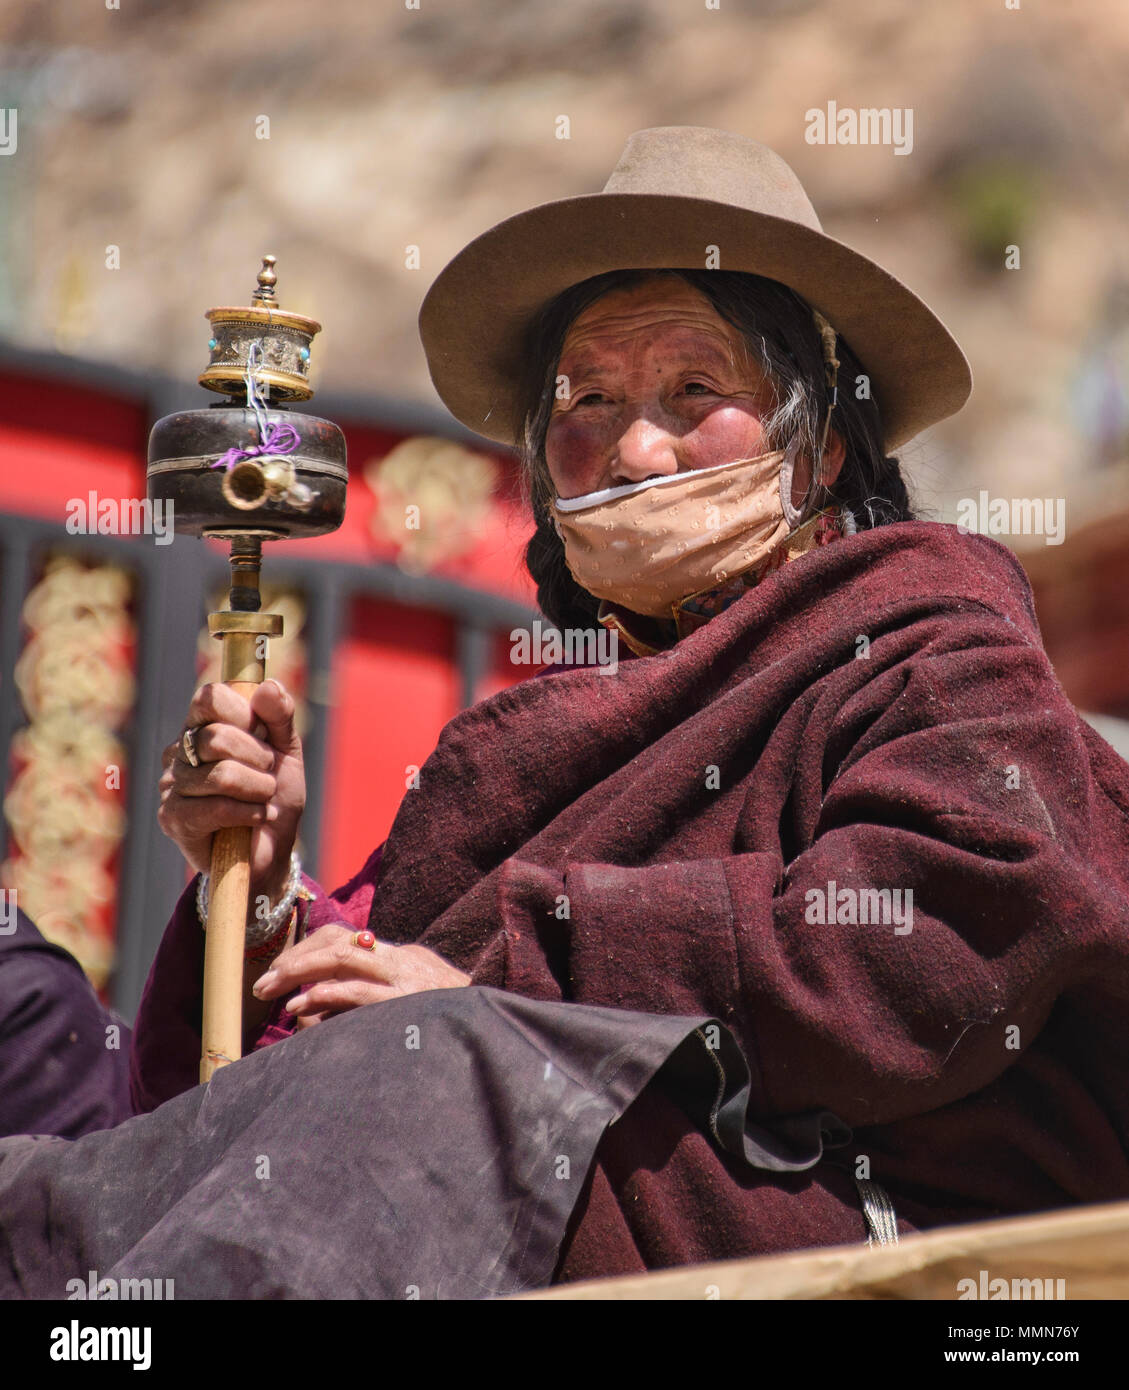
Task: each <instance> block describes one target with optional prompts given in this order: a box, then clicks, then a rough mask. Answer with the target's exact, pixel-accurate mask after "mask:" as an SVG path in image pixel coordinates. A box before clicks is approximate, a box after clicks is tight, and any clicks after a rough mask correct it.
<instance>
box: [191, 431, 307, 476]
mask: <svg viewBox="0 0 1129 1390" xmlns="http://www.w3.org/2000/svg"><path fill="white" fill-rule="evenodd" d="M301 442H302V436H301V435H300V434H299V433H298V431H297V430H296V429H295V428H294V426H293V425H283V424H278V423H277V422H276V423H275V424H273V425H272V426H271V427H270V431H269V432H268V434H267V437H266V439H264V440H263V442H262V443H261V444H252V445H251V447H250V448H249V449H228V451H227V453H226V454H224V455H222V456H221V457H220V458H218V459H216V461H215V463H213V464H211V465H210V466H211V467H212V468H226V469H227V471H228V472H229V473H230V472H231V470H232V469H233V468H234V467H235V465H236V464H237V463H242V462H243V460H244V459H249V458H254V456H255V455H256V454H289V453H293V451H294V450H295V449H296V448H297V447H298V445H299V444H301Z"/></svg>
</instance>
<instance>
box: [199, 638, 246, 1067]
mask: <svg viewBox="0 0 1129 1390" xmlns="http://www.w3.org/2000/svg"><path fill="white" fill-rule="evenodd" d="M228 641H230V638H229V639H228ZM226 645H227V644H226V643H225V647H226ZM225 655H226V652H225ZM226 683H227V684H228V685H230V686H231V688H232V690H235V691H237V692H238V693H239V694H240V695H244V696H246V698H247V699H250V698H251V696H252V694H253V693H254V692H255V690H256V688H257V686H258V685H259V682H258V681H239V680H235V681H228V682H226ZM250 896H251V827H250V826H249V825H233V826H227V827H225V828H224V829H223V830H217V831H216V833H215V835H214V837H213V838H212V863H211V870H210V875H209V889H208V928H207V933H206V937H205V942H204V1013H203V1019H202V1026H201V1042H202V1049H201V1057H200V1080H201V1081H202V1082H204V1083H207V1082H208V1081H210V1080H211V1079H212V1077H213V1076H214V1075H215V1073H216V1072H217V1071H218V1070H219V1069H220V1067H225V1066H227V1064H228V1063H229V1062H237V1061H238V1060H239V1058H240V1057H241V1056H242V1053H243V952H244V939H245V934H246V930H247V905H248V902H249V901H250Z"/></svg>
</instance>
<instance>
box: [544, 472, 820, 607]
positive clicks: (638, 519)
mask: <svg viewBox="0 0 1129 1390" xmlns="http://www.w3.org/2000/svg"><path fill="white" fill-rule="evenodd" d="M794 457H795V449H794V447H789V449H788V450H787V451H786V452H785V451H782V450H779V449H778V450H775V451H774V452H772V453H768V454H758V455H757V456H756V457H755V458H748V459H737V460H735V461H734V462H733V463H723V464H720V465H719V466H717V467H716V468H702V469H698V470H696V471H694V472H690V473H675V474H672V475H671V476H669V477H665V478H648V479H647V480H646V482H642V483H628V484H627V485H625V486H623V487H612V488H605V489H604V490H603V491H601V492H589V493H586V494H585V495H584V496H583V497H569V498H560V497H558V498H557V499H556V501H555V503H554V504H553V525H554V526H555V527H556V530H557V534H558V535H559V536H560V537H561V539H562V540H563V541H564V549H565V561H566V563H567V564H568V568H569V571H570V573H571V574H572V577H573V578H574V579H575V580H576V582H577V583H578V584H579V585H580V587H581V588H582V589H586V590H587V591H588V592H589V593H590V594H594V595H595V596H596V597H597V598H603V599H609V600H611V601H613V602H615V603H620V604H622V605H623V606H624V607H625V608H629V609H631V611H632V612H633V613H643V614H645V615H646V616H648V617H652V618H670V617H672V616H673V615H674V609H675V605H676V604H677V603H678V602H679V601H680V600H681V599H685V598H688V597H690V596H691V595H692V594H698V593H701V592H702V591H703V590H706V589H711V588H715V587H716V586H717V585H719V584H724V583H725V582H726V580H728V579H732V578H733V577H734V576H735V575H738V574H741V573H742V572H743V571H744V570H747V569H751V568H752V567H753V566H754V565H755V564H757V563H758V561H760V560H762V559H763V558H764V557H765V556H766V555H768V554H769V552H770V551H771V550H773V548H774V547H775V546H777V545H779V544H780V542H781V541H782V540H783V539H784V537H785V536H787V535H788V534H789V532H790V531H791V530H792V529H793V527H794V525H795V523H796V521H798V520H799V515H798V513H797V512H796V511H795V510H794V509H793V507H792V498H791V491H792V466H793V462H794ZM785 489H787V491H785Z"/></svg>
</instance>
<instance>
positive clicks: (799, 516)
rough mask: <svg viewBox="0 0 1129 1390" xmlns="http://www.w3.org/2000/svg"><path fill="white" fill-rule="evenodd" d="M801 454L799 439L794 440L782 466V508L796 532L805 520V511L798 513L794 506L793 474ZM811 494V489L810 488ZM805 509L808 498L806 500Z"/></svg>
mask: <svg viewBox="0 0 1129 1390" xmlns="http://www.w3.org/2000/svg"><path fill="white" fill-rule="evenodd" d="M799 452H800V440H799V437H798V436H797V438H795V439H793V440H792V442H791V444H789V445H788V448H787V449H786V451H785V453H784V462H783V463H782V464H781V465H780V507H781V510H782V511H783V513H784V519H785V521H787V523H788V525H789V526H790V527H791V529H792V530H793V531H794V530H795V529H796V527H797V526H799V525H801V524H802V522H803V520H804V513H803V511H797V510H796V508H795V507H793V506H792V474H793V470H794V469H795V466H796V455H797V454H798V453H799ZM808 491H809V492H810V491H811V489H810V488H809V489H808ZM804 504H805V507H806V505H807V498H806V497H805V498H804Z"/></svg>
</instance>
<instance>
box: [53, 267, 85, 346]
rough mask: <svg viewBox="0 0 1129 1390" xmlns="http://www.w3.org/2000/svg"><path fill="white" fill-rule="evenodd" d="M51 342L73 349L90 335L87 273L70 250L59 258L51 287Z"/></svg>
mask: <svg viewBox="0 0 1129 1390" xmlns="http://www.w3.org/2000/svg"><path fill="white" fill-rule="evenodd" d="M55 295H56V300H55V346H56V348H58V350H59V351H60V352H74V351H76V350H77V349H78V348H79V347H80V346H81V345H82V344H83V343H84V342H86V341H87V339H88V338H89V337H90V335H91V331H92V327H93V325H92V323H91V309H90V289H89V276H88V274H87V271H86V266H85V262H84V260H83V259H82V258H81V257H80V256H78V255H77V254H76V253H75V252H74V251H71V252H70V253H69V254H68V255H67V256H66V257H64V259H63V263H62V265H61V266H60V268H59V279H58V284H57V287H56V291H55Z"/></svg>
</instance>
